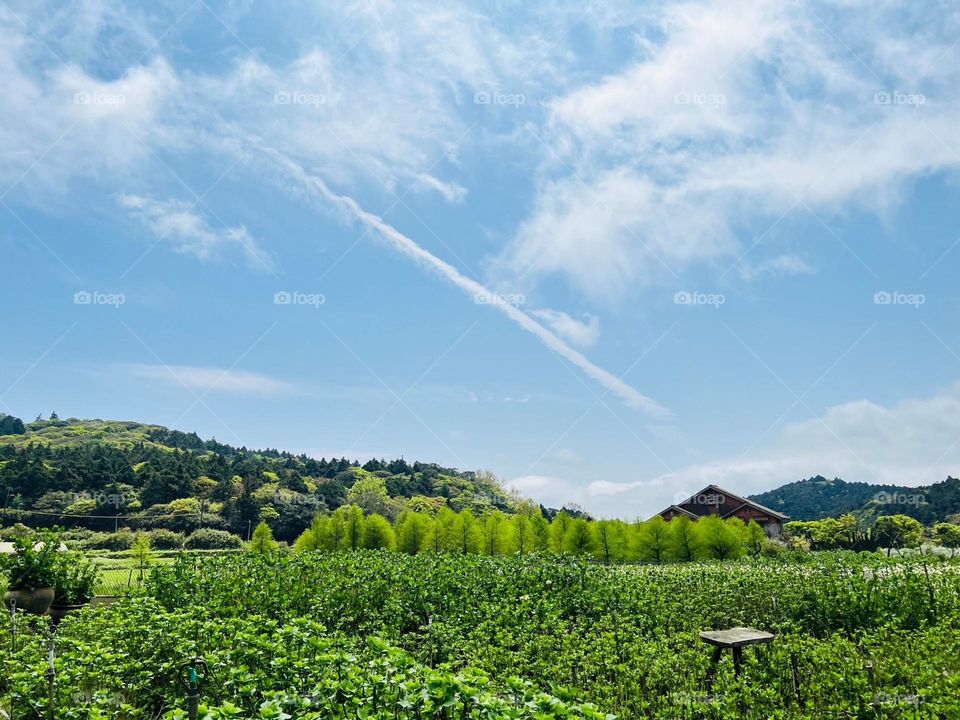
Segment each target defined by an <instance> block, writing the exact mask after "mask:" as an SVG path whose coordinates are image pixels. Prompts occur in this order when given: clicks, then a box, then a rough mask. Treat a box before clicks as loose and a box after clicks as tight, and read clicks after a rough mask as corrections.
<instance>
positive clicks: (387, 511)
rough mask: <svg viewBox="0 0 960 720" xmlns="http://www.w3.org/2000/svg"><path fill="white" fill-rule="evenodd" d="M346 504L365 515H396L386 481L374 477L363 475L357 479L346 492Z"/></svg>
mask: <svg viewBox="0 0 960 720" xmlns="http://www.w3.org/2000/svg"><path fill="white" fill-rule="evenodd" d="M347 502H348V503H350V504H351V505H356V506H357V507H358V508H360V509H361V510H362V511H363V513H364V514H365V515H371V514H373V513H376V514H378V515H383V516H385V517H393V516H394V515H395V514H396V508H395V505H394V503H393V501H392V500H391V499H390V494H389V493H388V492H387V482H386V480H384V479H383V478H382V477H378V476H376V475H370V474H364V475H363V476H361V477H360V478H358V479H357V480H356V482H354V483H353V485H351V486H350V489H349V490H347Z"/></svg>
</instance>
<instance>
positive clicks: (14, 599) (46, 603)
mask: <svg viewBox="0 0 960 720" xmlns="http://www.w3.org/2000/svg"><path fill="white" fill-rule="evenodd" d="M59 549H60V536H59V535H57V534H56V533H53V532H44V533H38V534H36V535H30V536H23V537H15V538H14V539H13V554H12V555H6V556H0V569H2V570H4V571H5V572H6V574H7V592H6V594H5V595H4V596H3V604H4V606H6V607H7V608H8V609H9V608H10V607H11V606H12V605H13V604H14V603H16V607H17V609H18V610H23V611H25V612H28V613H34V614H36V615H43V613H45V612H46V611H47V608H49V607H50V603H51V602H53V594H54V593H53V583H54V579H55V577H56V573H57V553H58V551H59Z"/></svg>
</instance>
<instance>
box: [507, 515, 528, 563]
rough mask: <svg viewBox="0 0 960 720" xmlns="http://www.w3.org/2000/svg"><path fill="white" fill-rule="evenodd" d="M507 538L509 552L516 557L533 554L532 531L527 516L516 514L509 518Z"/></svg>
mask: <svg viewBox="0 0 960 720" xmlns="http://www.w3.org/2000/svg"><path fill="white" fill-rule="evenodd" d="M509 538H510V542H509V548H510V552H513V553H516V554H517V555H526V554H527V553H530V552H533V529H532V528H531V526H530V517H529V516H527V515H525V514H523V513H518V514H517V515H514V516H513V517H512V518H510V531H509Z"/></svg>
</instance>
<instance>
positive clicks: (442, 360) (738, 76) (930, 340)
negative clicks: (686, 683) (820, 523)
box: [0, 0, 960, 517]
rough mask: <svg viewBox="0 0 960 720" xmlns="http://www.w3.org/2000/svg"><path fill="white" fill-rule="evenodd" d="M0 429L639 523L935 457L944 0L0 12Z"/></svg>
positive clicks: (50, 6) (957, 376)
mask: <svg viewBox="0 0 960 720" xmlns="http://www.w3.org/2000/svg"><path fill="white" fill-rule="evenodd" d="M0 30H2V33H3V42H2V43H0V67H2V72H0V85H2V89H3V96H4V103H3V106H2V107H0V140H2V142H0V152H2V153H3V162H2V163H0V188H2V189H0V254H2V255H0V256H2V257H3V264H2V270H0V273H2V275H0V277H2V284H0V306H2V307H3V310H2V311H0V312H2V318H3V337H4V338H5V342H4V347H3V352H2V353H0V412H9V413H13V414H16V415H20V416H22V417H25V418H33V417H34V416H35V415H36V414H37V413H43V414H44V415H46V414H47V413H49V412H50V411H51V410H56V411H57V412H58V413H59V414H60V415H61V417H66V416H78V417H101V418H117V419H136V420H142V421H147V422H157V423H161V424H165V425H169V426H172V427H177V428H180V429H184V430H196V431H197V432H198V433H199V434H200V435H202V436H204V437H211V436H215V437H216V438H218V439H219V440H222V441H224V442H229V443H232V444H238V445H240V444H243V445H247V446H249V447H266V446H270V447H279V448H284V449H290V450H294V451H303V452H307V453H311V454H315V455H318V456H321V455H325V456H328V457H329V456H330V455H336V456H341V455H347V456H349V457H355V458H358V459H361V460H363V459H366V458H369V457H371V456H385V457H395V456H400V455H403V456H404V457H406V458H408V459H421V460H428V461H436V462H440V463H443V464H446V465H452V466H457V467H461V468H486V469H489V470H492V471H493V472H495V473H496V474H497V475H498V476H499V477H501V478H502V479H503V480H504V481H505V482H506V483H507V484H509V485H510V486H511V487H513V488H515V489H516V490H518V491H519V492H521V493H522V494H524V495H527V496H531V497H534V498H536V499H538V500H541V501H543V502H545V503H547V504H551V505H554V506H557V505H560V504H562V503H565V502H576V503H580V504H582V505H583V506H585V507H586V508H587V509H589V510H591V511H592V512H594V513H596V514H598V515H604V516H621V517H635V516H638V515H640V516H648V515H650V514H652V513H653V512H656V511H657V510H659V509H660V508H661V507H662V506H664V505H666V504H669V503H670V502H673V501H674V500H675V498H677V497H679V496H686V495H689V494H692V493H693V492H695V491H697V490H698V489H699V488H700V487H702V486H703V485H705V484H707V483H710V482H713V483H717V484H720V485H722V486H725V487H728V488H729V489H731V490H733V491H735V492H740V493H744V494H746V493H750V492H757V491H762V490H765V489H769V488H772V487H775V486H777V485H780V484H782V483H785V482H790V481H793V480H797V479H800V478H802V477H807V476H811V475H815V474H823V475H827V476H841V477H843V478H845V479H848V480H864V481H869V482H881V481H882V482H898V483H903V484H907V485H916V484H920V483H928V482H933V481H936V480H940V479H943V478H944V477H945V476H946V475H947V474H948V473H953V474H954V475H956V474H957V472H958V469H960V468H958V464H957V461H958V457H960V448H958V447H957V446H958V444H960V412H958V411H960V384H958V381H960V327H958V324H957V323H956V317H957V310H958V306H960V290H958V288H957V284H956V281H955V278H956V269H957V263H958V261H960V247H958V245H960V231H958V229H957V217H958V203H957V180H958V174H957V170H958V167H960V124H958V123H957V122H956V118H957V116H958V110H960V44H957V43H956V38H957V37H960V35H958V31H960V12H958V11H956V10H955V9H951V8H950V7H949V6H948V5H945V4H942V3H933V2H931V3H924V2H921V3H915V4H910V5H909V6H907V7H904V6H903V4H902V3H893V2H880V3H877V2H870V3H867V2H860V1H859V0H849V1H848V2H844V3H841V4H829V5H828V4H821V3H814V2H809V3H808V2H799V3H780V2H766V1H764V0H753V1H744V2H702V3H672V2H671V3H647V4H643V6H642V7H637V3H628V2H623V3H620V2H616V1H615V0H611V1H610V2H600V3H569V4H559V5H558V4H552V3H551V4H546V3H543V4H537V3H509V2H507V3H495V4H491V3H480V4H470V3H457V2H453V3H447V4H444V6H443V7H437V6H436V5H435V4H433V3H426V2H424V3H420V2H413V1H412V0H407V1H405V2H375V1H370V2H357V3H352V2H345V3H336V4H329V7H323V6H321V7H317V6H316V4H314V3H300V2H293V3H289V4H285V6H284V8H283V9H282V10H278V8H277V6H276V5H275V4H272V3H263V2H254V1H253V0H249V1H244V2H240V1H238V2H227V3H214V2H207V1H206V0H196V1H195V2H189V1H187V0H183V1H178V2H170V3H164V2H159V3H155V4H154V3H151V4H150V5H145V6H143V7H136V6H130V5H127V4H122V3H114V2H110V1H109V0H92V1H91V2H85V3H74V4H63V3H43V2H17V1H13V0H11V1H9V2H4V3H3V4H2V5H0Z"/></svg>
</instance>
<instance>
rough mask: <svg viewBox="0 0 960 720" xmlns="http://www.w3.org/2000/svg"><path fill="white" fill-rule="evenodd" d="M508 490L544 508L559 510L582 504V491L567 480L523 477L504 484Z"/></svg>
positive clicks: (532, 476)
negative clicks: (573, 504)
mask: <svg viewBox="0 0 960 720" xmlns="http://www.w3.org/2000/svg"><path fill="white" fill-rule="evenodd" d="M504 485H505V486H506V488H507V489H508V490H515V491H516V492H518V493H520V495H522V496H523V497H529V498H533V499H534V500H536V501H537V502H539V503H542V504H543V505H544V506H546V507H553V508H560V507H563V506H564V505H569V504H572V503H575V504H577V505H580V504H582V502H583V500H584V496H585V493H584V489H583V487H582V486H579V485H577V484H576V483H574V482H571V481H569V480H564V479H562V478H558V477H551V476H549V475H523V476H521V477H517V478H514V479H512V480H508V481H507V482H505V483H504Z"/></svg>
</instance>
